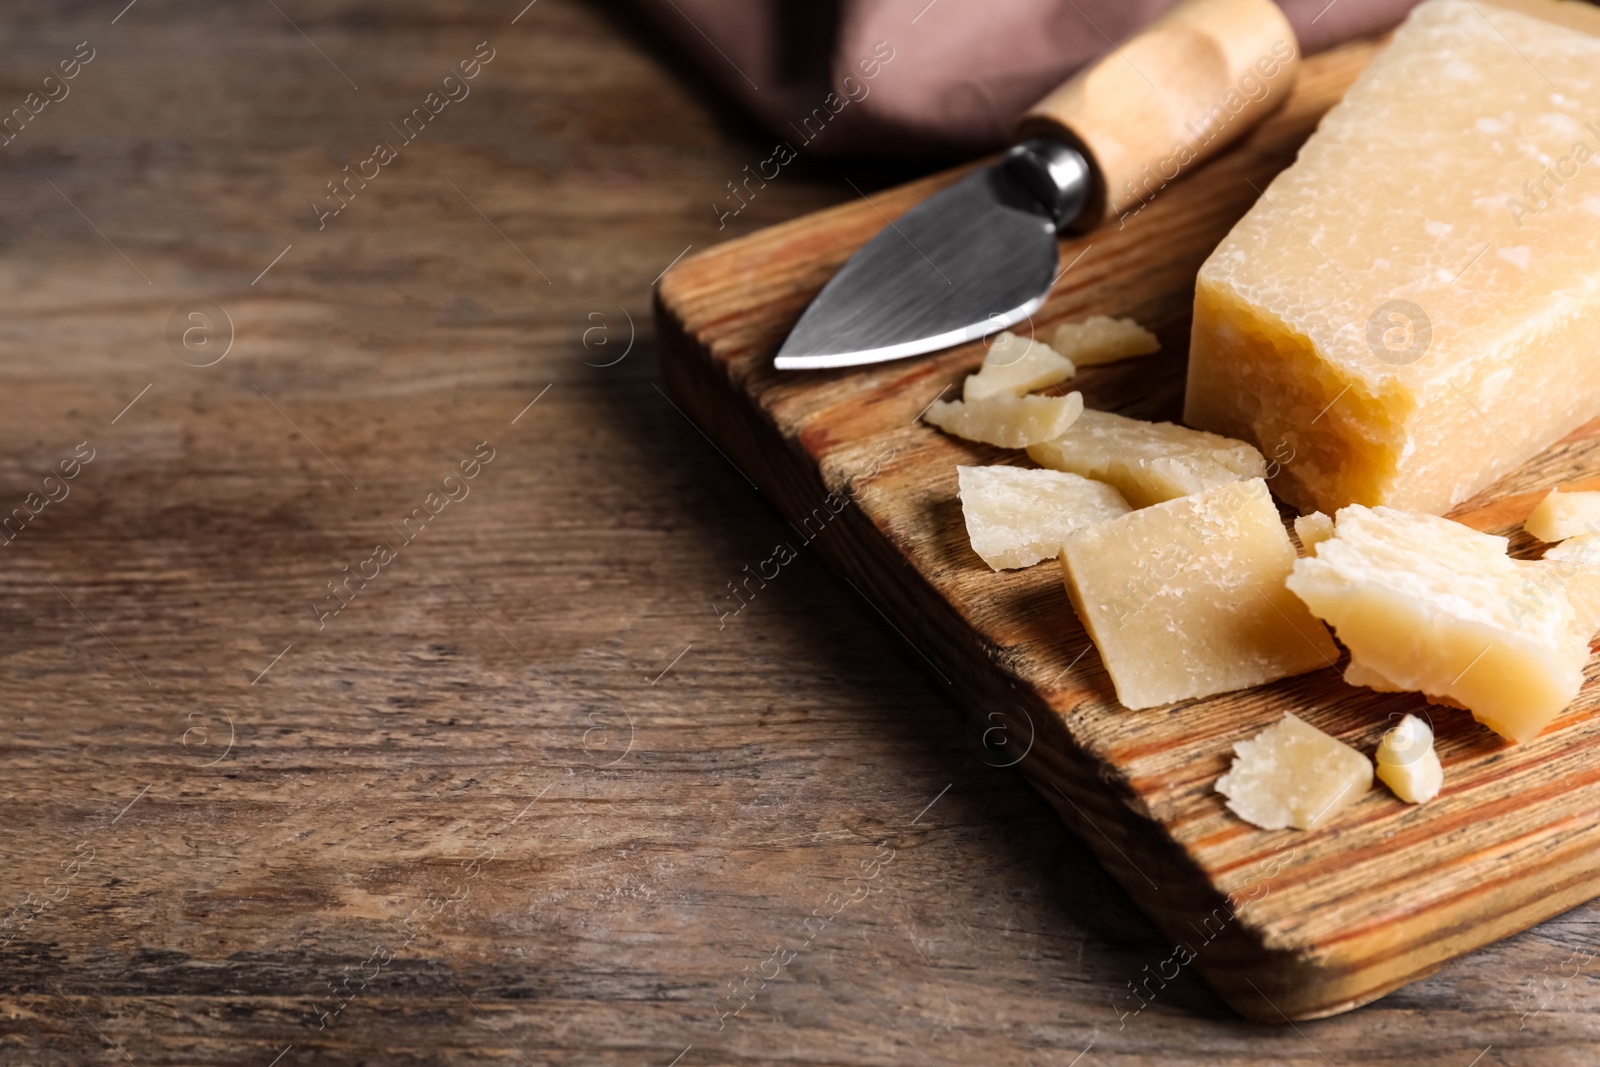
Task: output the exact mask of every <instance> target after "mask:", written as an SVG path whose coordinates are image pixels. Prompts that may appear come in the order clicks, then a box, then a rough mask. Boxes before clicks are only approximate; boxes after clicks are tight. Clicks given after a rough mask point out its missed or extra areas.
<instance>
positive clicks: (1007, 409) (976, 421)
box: [922, 393, 1083, 448]
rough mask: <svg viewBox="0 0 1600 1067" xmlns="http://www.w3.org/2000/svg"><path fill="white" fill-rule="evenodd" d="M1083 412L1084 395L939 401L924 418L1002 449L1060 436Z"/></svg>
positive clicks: (997, 396)
mask: <svg viewBox="0 0 1600 1067" xmlns="http://www.w3.org/2000/svg"><path fill="white" fill-rule="evenodd" d="M1081 414H1083V394H1082V393H1068V394H1067V395H1066V396H1012V395H1010V394H1007V393H996V394H995V395H994V396H990V397H985V398H984V399H982V400H974V401H973V402H972V403H970V404H969V403H966V402H965V401H961V400H950V401H945V400H935V401H934V402H933V403H932V404H930V405H929V406H928V410H927V413H926V414H924V415H923V416H922V417H923V419H924V420H926V421H927V422H930V423H932V424H933V425H935V426H937V427H939V429H941V430H943V431H944V432H945V433H948V434H954V435H955V436H957V437H965V438H966V439H967V440H969V441H982V442H983V443H984V444H987V445H999V446H1000V447H1001V448H1027V447H1028V446H1029V445H1032V444H1038V443H1039V442H1041V441H1049V440H1051V439H1053V438H1056V437H1060V436H1061V435H1062V434H1064V433H1066V432H1067V431H1068V430H1070V429H1071V428H1072V424H1073V423H1074V422H1076V421H1077V419H1078V416H1079V415H1081Z"/></svg>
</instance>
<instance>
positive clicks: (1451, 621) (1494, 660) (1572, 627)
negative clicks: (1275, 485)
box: [1288, 504, 1590, 741]
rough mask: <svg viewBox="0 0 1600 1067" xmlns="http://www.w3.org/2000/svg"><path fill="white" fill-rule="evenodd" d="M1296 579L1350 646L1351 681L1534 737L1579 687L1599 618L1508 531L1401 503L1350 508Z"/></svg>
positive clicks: (1301, 564) (1296, 586)
mask: <svg viewBox="0 0 1600 1067" xmlns="http://www.w3.org/2000/svg"><path fill="white" fill-rule="evenodd" d="M1334 520H1335V522H1334V536H1333V537H1331V538H1329V539H1328V540H1326V541H1323V542H1322V543H1321V544H1319V545H1318V546H1317V551H1316V554H1315V555H1313V556H1307V557H1304V558H1302V559H1299V560H1297V561H1295V564H1294V573H1293V574H1292V575H1290V577H1289V580H1288V586H1289V589H1291V590H1292V591H1293V592H1294V594H1295V595H1296V596H1298V597H1299V598H1300V599H1301V600H1303V601H1304V602H1305V603H1306V605H1307V606H1308V607H1309V608H1310V609H1311V613H1312V614H1313V615H1316V616H1317V617H1318V618H1320V619H1322V620H1323V621H1325V622H1327V623H1328V624H1329V625H1330V626H1332V627H1333V630H1334V633H1335V634H1336V635H1337V636H1338V638H1339V640H1340V641H1341V642H1342V643H1343V644H1344V646H1345V647H1346V648H1348V649H1349V650H1350V666H1349V668H1348V669H1347V670H1346V671H1345V680H1346V681H1348V682H1349V683H1350V684H1352V685H1364V686H1367V687H1368V688H1372V689H1378V690H1382V691H1391V692H1392V691H1411V692H1421V693H1423V694H1424V695H1426V696H1427V697H1428V698H1429V699H1430V700H1432V701H1434V702H1435V703H1445V704H1450V705H1453V706H1455V707H1462V708H1466V709H1467V710H1469V711H1471V712H1472V715H1473V717H1474V718H1475V719H1477V720H1478V721H1479V722H1481V723H1483V724H1484V725H1485V726H1487V727H1489V729H1491V730H1493V731H1494V732H1495V733H1497V734H1499V735H1501V736H1502V737H1505V738H1507V739H1509V740H1512V741H1526V740H1528V739H1529V738H1531V737H1533V736H1535V735H1536V734H1538V733H1539V731H1540V730H1542V729H1544V727H1545V726H1546V725H1547V724H1548V723H1549V722H1550V720H1551V719H1553V718H1555V716H1556V714H1557V713H1558V712H1560V711H1561V709H1562V708H1564V707H1566V706H1567V705H1568V704H1569V703H1571V701H1572V699H1573V697H1575V696H1577V693H1578V687H1579V686H1580V685H1581V684H1582V682H1583V665H1584V663H1585V662H1586V661H1587V660H1588V658H1589V643H1588V635H1589V626H1590V623H1589V622H1588V621H1586V620H1583V619H1580V618H1579V617H1578V616H1577V614H1576V613H1575V612H1574V611H1573V608H1572V605H1571V603H1570V602H1569V601H1568V598H1567V596H1566V593H1565V592H1564V591H1563V590H1562V589H1561V588H1560V586H1559V584H1557V583H1553V582H1550V581H1548V578H1549V576H1550V571H1549V570H1548V569H1547V568H1548V567H1549V565H1548V564H1546V563H1544V562H1543V561H1524V560H1514V559H1511V558H1510V557H1508V556H1507V555H1506V539H1505V538H1503V537H1495V536H1492V535H1490V534H1485V533H1479V532H1478V531H1476V530H1473V529H1470V528H1468V527H1466V526H1462V525H1461V524H1460V523H1456V522H1451V521H1450V520H1448V519H1442V518H1439V517H1438V516H1436V515H1426V514H1419V513H1413V512H1405V511H1398V510H1395V509H1393V508H1386V507H1377V508H1367V507H1363V506H1361V505H1359V504H1353V505H1351V506H1350V507H1347V508H1343V509H1341V510H1340V511H1339V513H1338V514H1337V515H1336V516H1335V517H1334Z"/></svg>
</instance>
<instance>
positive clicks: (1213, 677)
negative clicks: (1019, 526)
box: [1061, 478, 1339, 708]
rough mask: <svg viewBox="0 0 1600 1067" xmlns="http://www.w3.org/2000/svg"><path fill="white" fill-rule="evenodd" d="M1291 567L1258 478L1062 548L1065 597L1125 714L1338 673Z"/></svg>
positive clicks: (1143, 513)
mask: <svg viewBox="0 0 1600 1067" xmlns="http://www.w3.org/2000/svg"><path fill="white" fill-rule="evenodd" d="M1294 558H1295V556H1294V545H1292V544H1291V543H1290V542H1289V535H1288V533H1287V532H1286V531H1285V530H1284V528H1283V522H1282V520H1280V519H1279V518H1278V509H1277V508H1276V507H1275V506H1274V505H1273V503H1272V497H1271V495H1270V494H1269V493H1268V492H1267V483H1266V482H1265V481H1263V480H1262V479H1260V478H1255V479H1252V480H1251V481H1248V482H1228V483H1226V484H1224V485H1219V486H1215V487H1213V488H1211V489H1208V490H1206V491H1204V492H1202V493H1197V494H1195V495H1193V496H1185V497H1179V498H1178V499H1176V500H1168V501H1166V502H1165V503H1161V504H1156V505H1154V506H1152V507H1147V508H1144V509H1142V510H1139V511H1131V512H1129V513H1128V514H1126V515H1124V516H1122V517H1121V518H1119V519H1111V520H1110V521H1108V522H1101V523H1096V524H1095V525H1093V526H1089V527H1087V528H1085V529H1083V530H1079V531H1078V532H1077V533H1074V534H1072V535H1070V536H1069V537H1068V538H1067V539H1066V540H1065V541H1063V542H1062V545H1061V567H1062V577H1063V578H1064V579H1065V581H1066V585H1067V595H1068V596H1070V597H1071V598H1072V605H1073V607H1075V608H1076V609H1077V611H1078V617H1079V618H1080V619H1082V620H1083V624H1084V627H1085V629H1087V630H1088V631H1089V636H1090V637H1091V638H1092V639H1093V640H1094V643H1095V647H1096V648H1098V649H1099V650H1100V659H1101V661H1102V662H1104V663H1105V666H1106V671H1107V672H1108V673H1109V674H1110V675H1111V681H1112V683H1113V684H1114V685H1115V686H1116V688H1117V699H1118V700H1120V701H1121V702H1122V704H1123V706H1125V707H1129V708H1151V707H1155V706H1157V705H1159V704H1170V703H1172V702H1173V701H1176V700H1187V699H1189V698H1191V697H1203V696H1210V695H1211V694H1212V693H1225V692H1228V691H1229V690H1233V689H1244V688H1246V687H1248V686H1252V685H1259V684H1261V683H1262V682H1270V681H1273V680H1275V679H1278V678H1284V677H1287V676H1289V675H1291V674H1301V673H1304V672H1305V671H1310V670H1315V669H1317V668H1318V667H1331V666H1333V665H1334V664H1335V663H1336V662H1337V661H1338V655H1339V653H1338V650H1337V649H1336V648H1334V645H1333V641H1332V640H1331V639H1330V638H1329V637H1328V631H1327V630H1326V629H1324V628H1323V626H1322V624H1321V623H1319V622H1317V620H1316V619H1313V618H1312V617H1311V615H1310V613H1309V612H1307V611H1306V609H1305V605H1303V604H1301V603H1300V602H1299V601H1298V600H1296V599H1295V598H1294V597H1293V596H1291V595H1290V594H1289V591H1288V590H1287V589H1286V588H1285V587H1284V579H1286V578H1287V577H1288V575H1289V568H1290V567H1291V566H1293V564H1294Z"/></svg>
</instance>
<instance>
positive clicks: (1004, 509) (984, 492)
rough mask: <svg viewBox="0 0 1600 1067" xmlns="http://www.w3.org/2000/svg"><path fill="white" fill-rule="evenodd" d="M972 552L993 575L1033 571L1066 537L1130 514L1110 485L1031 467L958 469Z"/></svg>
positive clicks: (1054, 552) (1057, 550)
mask: <svg viewBox="0 0 1600 1067" xmlns="http://www.w3.org/2000/svg"><path fill="white" fill-rule="evenodd" d="M956 478H957V480H958V482H959V484H960V486H961V490H960V493H961V513H962V515H963V516H964V517H965V519H966V522H967V536H968V537H969V538H970V539H971V541H972V550H973V551H974V552H976V553H977V554H978V555H979V556H981V557H983V561H984V562H985V563H987V564H988V565H989V566H990V567H992V568H994V569H995V570H997V571H998V570H1008V569H1012V568H1016V567H1031V566H1033V565H1034V564H1035V563H1038V562H1039V561H1040V560H1042V559H1053V558H1054V557H1056V556H1057V555H1059V554H1060V553H1061V542H1062V541H1064V540H1066V538H1067V537H1068V535H1070V534H1072V533H1075V532H1076V531H1078V530H1081V529H1083V528H1084V527H1086V526H1090V525H1092V524H1094V523H1096V522H1105V521H1106V520H1107V519H1114V518H1116V517H1117V516H1119V515H1126V514H1127V513H1128V510H1129V509H1128V502H1127V501H1126V500H1124V499H1122V494H1120V493H1118V492H1117V491H1116V490H1115V489H1113V488H1111V487H1110V486H1109V485H1103V484H1101V483H1100V482H1094V481H1090V480H1089V479H1088V478H1080V477H1078V476H1077V475H1076V474H1064V473H1062V472H1061V471H1047V470H1035V469H1033V468H1031V467H1004V466H994V467H957V468H956Z"/></svg>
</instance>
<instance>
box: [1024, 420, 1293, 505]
mask: <svg viewBox="0 0 1600 1067" xmlns="http://www.w3.org/2000/svg"><path fill="white" fill-rule="evenodd" d="M1028 458H1029V459H1031V460H1033V461H1034V462H1035V463H1037V464H1039V466H1041V467H1049V468H1050V469H1052V470H1058V471H1070V472H1072V473H1073V474H1081V475H1083V476H1084V477H1085V478H1094V479H1096V480H1097V481H1102V482H1109V483H1110V484H1111V485H1114V486H1116V487H1117V490H1118V491H1119V492H1121V493H1122V495H1123V496H1124V497H1126V498H1127V500H1128V503H1130V504H1132V505H1133V506H1134V507H1136V508H1144V507H1149V506H1150V505H1151V504H1159V503H1161V502H1162V501H1163V500H1171V499H1173V498H1174V497H1180V496H1188V495H1189V494H1190V493H1198V492H1201V491H1202V490H1205V489H1210V488H1211V487H1212V486H1216V485H1224V484H1227V483H1229V482H1242V481H1246V480H1247V479H1250V478H1260V477H1263V476H1264V475H1265V474H1266V470H1267V464H1266V461H1265V460H1263V459H1262V458H1261V453H1260V452H1257V451H1256V450H1255V449H1254V448H1252V447H1251V446H1250V445H1247V444H1245V443H1244V442H1243V441H1230V440H1229V439H1228V438H1226V437H1218V436H1217V435H1216V434H1214V433H1205V432H1203V431H1200V430H1191V429H1189V428H1188V427H1186V426H1178V425H1175V424H1173V423H1170V422H1144V421H1142V420H1140V419H1130V418H1128V417H1127V416H1125V415H1113V414H1112V413H1111V412H1109V411H1085V412H1084V413H1083V415H1082V417H1080V418H1079V419H1078V420H1077V421H1076V422H1074V423H1073V424H1072V428H1071V429H1070V430H1068V431H1067V432H1066V433H1064V434H1062V435H1060V436H1058V437H1055V438H1053V439H1051V440H1049V441H1044V442H1041V443H1039V444H1036V445H1033V446H1032V447H1030V448H1029V449H1028Z"/></svg>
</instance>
